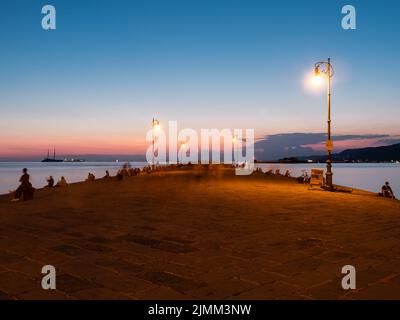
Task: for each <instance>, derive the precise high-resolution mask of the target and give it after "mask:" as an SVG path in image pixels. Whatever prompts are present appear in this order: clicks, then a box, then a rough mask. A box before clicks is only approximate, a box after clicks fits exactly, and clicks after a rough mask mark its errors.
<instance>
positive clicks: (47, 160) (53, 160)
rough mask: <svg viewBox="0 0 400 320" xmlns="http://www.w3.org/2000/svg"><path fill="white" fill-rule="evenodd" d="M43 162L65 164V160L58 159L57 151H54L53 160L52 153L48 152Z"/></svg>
mask: <svg viewBox="0 0 400 320" xmlns="http://www.w3.org/2000/svg"><path fill="white" fill-rule="evenodd" d="M42 162H63V160H60V159H56V149H54V153H53V158H50V151H49V150H47V158H44V159H43V160H42Z"/></svg>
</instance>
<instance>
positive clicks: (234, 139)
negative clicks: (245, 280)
mask: <svg viewBox="0 0 400 320" xmlns="http://www.w3.org/2000/svg"><path fill="white" fill-rule="evenodd" d="M236 141H237V138H236V136H233V138H232V152H233V166H234V167H236V161H237V157H236V154H235V153H236V151H237V150H236V147H235V146H236Z"/></svg>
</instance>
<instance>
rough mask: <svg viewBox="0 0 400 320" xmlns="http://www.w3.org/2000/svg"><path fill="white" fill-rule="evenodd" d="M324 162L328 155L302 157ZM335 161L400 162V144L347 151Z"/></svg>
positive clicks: (333, 156)
mask: <svg viewBox="0 0 400 320" xmlns="http://www.w3.org/2000/svg"><path fill="white" fill-rule="evenodd" d="M301 159H310V160H314V161H321V162H324V161H325V160H326V155H319V156H309V157H301ZM332 159H333V161H344V162H351V161H356V162H390V161H400V143H397V144H392V145H389V146H383V147H369V148H360V149H347V150H343V151H342V152H340V153H336V154H333V155H332Z"/></svg>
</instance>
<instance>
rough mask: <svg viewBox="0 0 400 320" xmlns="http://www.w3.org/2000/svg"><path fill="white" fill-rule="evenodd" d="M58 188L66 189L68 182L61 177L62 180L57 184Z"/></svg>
mask: <svg viewBox="0 0 400 320" xmlns="http://www.w3.org/2000/svg"><path fill="white" fill-rule="evenodd" d="M56 187H58V188H66V187H68V183H67V180H65V178H64V177H61V179H60V180H58V182H57V184H56Z"/></svg>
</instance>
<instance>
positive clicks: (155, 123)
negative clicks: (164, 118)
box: [151, 118, 161, 170]
mask: <svg viewBox="0 0 400 320" xmlns="http://www.w3.org/2000/svg"><path fill="white" fill-rule="evenodd" d="M151 127H152V136H153V137H152V138H153V139H152V146H153V161H152V169H153V170H154V168H155V163H154V131H158V130H160V128H161V125H160V121H158V120H157V119H154V118H153V120H152V122H151Z"/></svg>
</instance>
